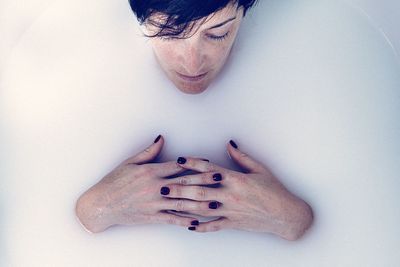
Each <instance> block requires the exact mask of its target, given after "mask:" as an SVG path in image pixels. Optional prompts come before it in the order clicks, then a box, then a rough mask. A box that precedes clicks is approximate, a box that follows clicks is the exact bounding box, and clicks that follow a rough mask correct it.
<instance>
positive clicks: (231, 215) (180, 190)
mask: <svg viewBox="0 0 400 267" xmlns="http://www.w3.org/2000/svg"><path fill="white" fill-rule="evenodd" d="M227 150H228V153H229V155H230V156H231V158H232V159H233V161H234V162H235V163H237V164H238V165H239V166H240V167H241V168H243V169H244V170H245V172H236V171H232V170H228V169H225V168H222V167H220V166H218V165H216V164H212V163H209V162H205V161H202V160H198V159H195V158H179V159H178V162H181V164H179V165H180V166H181V167H183V168H185V169H188V170H193V171H197V172H199V173H201V174H196V175H188V176H182V177H181V178H180V180H181V182H180V183H181V185H177V184H173V183H171V184H169V185H167V187H168V188H169V194H168V195H167V196H165V197H168V198H171V199H174V198H179V199H180V198H184V199H190V200H195V201H200V202H203V203H207V204H209V207H207V206H206V205H204V206H203V207H202V208H201V209H199V210H197V211H193V210H192V209H191V208H187V207H185V206H181V207H180V211H188V212H192V213H196V214H198V215H202V216H219V217H220V218H219V219H217V220H214V221H210V222H202V223H200V225H199V226H197V227H196V229H193V227H192V229H193V230H196V231H197V232H210V231H218V230H220V229H227V228H232V229H240V230H247V231H256V232H268V233H274V234H276V235H279V236H281V237H282V238H285V239H287V240H296V239H298V238H300V236H302V235H303V233H304V232H305V231H306V230H307V228H309V226H310V225H311V223H312V220H313V214H312V210H311V208H310V206H309V205H308V204H307V203H305V202H304V201H303V200H301V199H300V198H298V197H296V196H295V195H293V194H292V193H291V192H289V191H288V190H287V189H286V188H285V187H284V186H283V184H281V183H280V182H279V180H278V179H277V178H276V177H274V176H273V175H272V173H271V172H270V171H269V170H268V169H267V168H266V167H265V166H263V165H262V164H261V163H259V162H258V161H256V160H255V159H253V158H251V157H250V156H248V155H246V154H245V153H243V152H241V151H240V150H239V149H237V145H236V144H235V143H234V142H232V143H229V144H228V145H227ZM213 173H214V174H215V173H219V174H220V175H221V181H219V182H220V183H221V185H222V186H221V187H220V188H208V187H204V186H198V185H197V184H199V183H198V180H199V177H201V176H203V177H204V178H205V177H209V176H210V175H211V174H213ZM205 181H207V179H206V178H205ZM182 184H184V185H185V186H182Z"/></svg>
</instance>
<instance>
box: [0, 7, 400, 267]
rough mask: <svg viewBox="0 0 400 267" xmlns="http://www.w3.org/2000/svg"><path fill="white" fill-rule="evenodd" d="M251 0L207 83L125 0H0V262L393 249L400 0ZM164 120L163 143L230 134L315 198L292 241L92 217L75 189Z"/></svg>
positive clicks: (229, 259) (398, 210) (196, 151)
mask: <svg viewBox="0 0 400 267" xmlns="http://www.w3.org/2000/svg"><path fill="white" fill-rule="evenodd" d="M376 3H377V1H361V0H354V1H352V2H351V4H344V3H341V2H337V1H335V2H333V1H262V2H261V3H260V4H259V6H258V7H256V8H255V9H254V10H253V11H252V12H250V13H249V16H248V17H247V18H246V20H245V23H244V24H243V27H242V29H241V32H240V35H239V37H238V38H239V39H238V40H237V44H236V46H235V48H234V49H235V50H234V53H233V57H232V58H231V60H230V62H229V64H228V66H227V68H226V69H225V71H224V72H223V73H222V74H221V77H220V78H219V79H218V80H217V81H216V82H215V83H214V84H213V85H212V86H211V87H210V88H209V89H208V90H207V91H206V92H205V93H203V94H201V95H197V96H189V95H183V94H182V93H180V92H179V91H178V90H176V89H175V88H174V87H173V86H172V85H171V84H170V83H169V81H168V80H166V78H165V77H164V76H163V74H162V72H161V71H160V70H158V69H157V65H156V63H155V62H154V59H153V58H152V55H151V51H150V50H149V47H148V46H147V44H146V42H145V41H144V40H143V39H142V38H141V37H140V35H139V34H138V31H137V24H136V21H135V18H134V17H133V15H132V14H131V11H130V10H129V6H128V3H127V1H106V0H100V1H91V0H90V1H85V2H84V3H83V2H82V1H77V0H75V1H46V0H42V1H40V0H35V1H33V0H32V1H29V2H24V6H23V7H22V6H19V5H20V3H17V2H15V1H2V2H1V4H2V5H3V7H1V6H0V8H2V10H1V11H0V12H2V13H0V16H1V21H0V22H1V24H0V34H1V35H0V36H1V43H0V45H1V54H0V60H1V64H0V68H1V69H0V70H1V73H0V79H1V80H0V86H1V87H0V107H1V113H0V116H1V120H0V123H1V124H0V126H1V134H0V138H1V139H0V148H1V165H0V166H1V169H0V176H1V186H0V203H1V204H0V226H1V228H0V229H1V230H0V248H1V250H0V251H1V252H0V253H1V254H0V265H1V266H144V267H148V266H174V267H178V266H397V265H398V264H399V262H400V253H399V248H400V230H399V229H400V227H399V225H400V206H399V201H400V197H399V196H400V180H399V173H400V164H399V163H400V152H399V151H400V141H399V136H400V121H399V114H400V75H399V74H400V65H399V57H398V51H400V50H399V48H400V38H399V36H400V30H399V29H400V28H399V27H398V25H399V23H400V16H399V15H400V7H399V2H398V1H389V0H386V1H380V2H379V6H376ZM159 133H162V134H163V135H164V136H165V139H166V145H165V151H164V153H163V157H162V158H163V159H164V160H174V159H176V158H177V157H178V156H182V155H183V156H184V155H188V156H189V155H195V156H202V157H206V158H209V159H210V160H212V161H214V162H217V163H219V164H222V165H225V166H232V165H231V163H230V162H229V158H228V157H227V155H226V152H225V151H224V146H225V142H227V141H228V140H229V139H230V138H233V139H235V141H236V142H237V143H238V144H239V146H240V147H241V148H242V149H243V150H244V151H246V152H248V153H249V154H251V155H253V156H254V157H256V158H258V159H259V160H261V161H262V162H264V163H265V164H267V165H268V166H270V168H271V169H272V170H273V171H274V172H275V173H276V174H277V175H278V177H280V179H281V180H282V181H283V182H284V183H285V184H286V185H287V186H288V187H289V189H290V190H292V191H293V192H295V193H296V194H298V195H299V196H301V197H302V198H304V199H305V200H306V201H307V202H309V203H310V204H311V206H312V207H313V209H314V212H315V222H314V225H313V226H312V228H311V229H310V230H309V231H308V232H307V233H306V235H305V236H304V237H303V238H302V239H300V240H299V241H296V242H288V241H284V240H281V239H279V238H277V237H274V236H272V235H267V234H258V233H248V232H240V231H231V230H226V231H221V232H217V233H209V234H197V233H193V232H189V231H187V230H186V229H184V228H179V227H176V226H165V225H163V226H158V225H157V226H154V225H153V226H137V227H113V228H111V229H109V230H107V231H106V232H104V233H101V234H96V235H91V234H88V233H87V232H85V231H84V230H83V228H82V227H81V226H80V225H79V223H78V222H77V220H76V219H75V215H74V204H75V201H76V199H77V198H78V196H79V195H80V194H81V193H82V192H83V191H85V190H86V189H87V188H88V187H89V186H91V185H92V184H94V183H95V182H96V181H97V180H98V179H100V178H101V177H102V176H103V175H105V174H106V173H107V172H108V171H110V170H111V169H112V168H113V167H114V166H115V165H116V164H118V163H119V162H120V161H121V160H123V159H125V158H126V157H128V156H129V155H131V154H133V153H135V152H137V151H139V150H141V149H143V148H144V147H146V146H147V144H149V143H151V142H152V141H153V139H154V138H155V137H156V136H157V135H158V134H159Z"/></svg>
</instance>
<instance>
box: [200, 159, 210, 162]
mask: <svg viewBox="0 0 400 267" xmlns="http://www.w3.org/2000/svg"><path fill="white" fill-rule="evenodd" d="M201 160H202V161H207V162H210V161H209V160H208V159H201Z"/></svg>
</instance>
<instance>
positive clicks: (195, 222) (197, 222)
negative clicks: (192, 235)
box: [190, 220, 199, 225]
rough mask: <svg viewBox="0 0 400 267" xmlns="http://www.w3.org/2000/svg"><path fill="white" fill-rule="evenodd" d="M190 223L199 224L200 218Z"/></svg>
mask: <svg viewBox="0 0 400 267" xmlns="http://www.w3.org/2000/svg"><path fill="white" fill-rule="evenodd" d="M190 224H191V225H199V221H198V220H195V221H192V222H191V223H190Z"/></svg>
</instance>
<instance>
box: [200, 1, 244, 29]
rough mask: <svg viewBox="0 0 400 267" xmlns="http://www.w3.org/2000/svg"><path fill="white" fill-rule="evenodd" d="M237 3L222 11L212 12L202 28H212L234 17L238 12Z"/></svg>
mask: <svg viewBox="0 0 400 267" xmlns="http://www.w3.org/2000/svg"><path fill="white" fill-rule="evenodd" d="M237 11H238V10H237V4H229V5H227V6H226V7H224V8H223V9H221V10H220V11H218V12H216V13H213V14H210V16H209V17H207V19H206V20H205V21H204V23H203V24H201V26H200V28H199V29H200V30H201V29H202V28H210V27H212V26H214V25H216V24H218V23H221V22H224V21H225V20H227V19H230V18H234V17H235V16H236V14H237Z"/></svg>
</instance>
